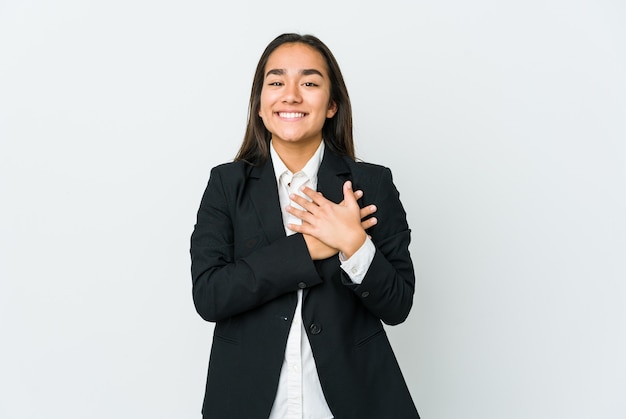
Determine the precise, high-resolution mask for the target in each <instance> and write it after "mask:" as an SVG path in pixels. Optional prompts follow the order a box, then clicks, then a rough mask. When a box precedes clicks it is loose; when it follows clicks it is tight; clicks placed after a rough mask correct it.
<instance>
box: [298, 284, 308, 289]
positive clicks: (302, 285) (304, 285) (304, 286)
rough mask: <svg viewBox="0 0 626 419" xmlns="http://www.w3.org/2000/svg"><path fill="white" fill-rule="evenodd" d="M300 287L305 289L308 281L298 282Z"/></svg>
mask: <svg viewBox="0 0 626 419" xmlns="http://www.w3.org/2000/svg"><path fill="white" fill-rule="evenodd" d="M298 288H300V289H305V288H306V283H305V282H298Z"/></svg>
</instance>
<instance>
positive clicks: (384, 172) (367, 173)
mask: <svg viewBox="0 0 626 419" xmlns="http://www.w3.org/2000/svg"><path fill="white" fill-rule="evenodd" d="M347 160H348V162H347V163H348V166H349V167H350V172H351V173H352V176H353V177H354V178H355V181H356V180H357V179H358V180H361V181H364V182H366V183H376V184H378V183H380V182H381V181H382V182H388V181H392V175H391V169H390V168H389V167H387V166H384V165H382V164H377V163H371V162H365V161H362V160H352V159H347Z"/></svg>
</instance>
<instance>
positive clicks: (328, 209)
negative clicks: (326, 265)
mask: <svg viewBox="0 0 626 419" xmlns="http://www.w3.org/2000/svg"><path fill="white" fill-rule="evenodd" d="M302 192H303V193H304V194H305V195H306V196H307V197H309V198H310V199H311V201H309V200H307V199H306V198H304V197H302V196H299V195H296V194H292V195H291V196H290V198H291V200H292V201H293V202H295V203H296V204H298V205H300V206H301V207H302V208H304V210H300V209H297V208H294V207H292V206H288V207H287V212H289V213H290V214H292V215H294V216H296V217H298V218H300V219H301V220H302V224H301V225H296V224H289V225H288V228H289V229H291V230H293V231H295V232H298V233H302V234H305V235H310V236H312V237H314V238H316V239H317V240H319V241H321V242H322V243H323V244H325V245H326V246H328V247H330V248H332V249H336V250H338V251H341V252H342V253H343V254H344V255H345V256H346V257H348V258H349V257H350V256H352V255H353V254H354V252H356V251H357V250H358V249H359V248H360V247H361V246H362V245H363V242H364V241H365V237H366V236H367V234H366V233H365V229H366V228H368V227H371V226H372V225H374V224H376V221H370V220H367V221H363V222H362V221H361V219H362V214H364V215H365V216H367V215H369V214H372V213H373V212H374V211H375V210H376V207H374V206H368V207H366V208H364V210H362V209H361V208H359V205H358V203H357V202H356V199H357V198H356V197H355V195H356V196H359V195H361V194H362V192H360V193H359V194H357V193H354V192H353V191H352V182H350V181H347V182H345V183H344V185H343V196H344V199H343V201H342V202H341V203H339V204H335V203H334V202H332V201H329V200H328V199H326V198H324V196H323V195H322V194H321V193H320V192H316V191H314V190H313V189H311V188H307V187H305V188H304V189H303V190H302ZM363 224H365V226H364V225H363ZM305 240H306V237H305ZM311 243H312V244H314V245H315V247H319V246H317V245H318V243H313V241H312V240H311ZM308 245H309V241H307V246H308ZM312 257H314V256H313V255H312Z"/></svg>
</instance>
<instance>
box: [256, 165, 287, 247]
mask: <svg viewBox="0 0 626 419" xmlns="http://www.w3.org/2000/svg"><path fill="white" fill-rule="evenodd" d="M249 187H250V196H251V198H252V202H253V205H254V208H255V209H256V212H257V216H258V217H259V220H261V225H262V226H263V231H264V232H265V234H266V236H267V240H268V242H269V243H272V242H274V241H276V240H278V239H280V238H282V237H285V227H284V226H283V216H282V212H281V210H280V201H279V199H278V186H277V185H276V176H275V174H274V166H273V165H272V160H271V158H268V160H267V161H266V162H265V164H263V165H262V166H253V167H252V169H251V171H250V182H249Z"/></svg>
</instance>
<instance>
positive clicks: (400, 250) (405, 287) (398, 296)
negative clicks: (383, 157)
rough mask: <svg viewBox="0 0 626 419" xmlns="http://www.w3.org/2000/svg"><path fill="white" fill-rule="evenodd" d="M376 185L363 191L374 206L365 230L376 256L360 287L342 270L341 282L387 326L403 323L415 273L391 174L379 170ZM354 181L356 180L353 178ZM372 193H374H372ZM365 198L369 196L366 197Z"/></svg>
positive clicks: (408, 240)
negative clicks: (373, 221) (371, 224)
mask: <svg viewBox="0 0 626 419" xmlns="http://www.w3.org/2000/svg"><path fill="white" fill-rule="evenodd" d="M381 170H382V173H380V174H378V175H379V176H372V178H374V179H378V180H379V182H378V184H377V185H370V187H369V188H370V191H368V189H367V188H366V187H365V186H363V187H361V186H359V185H356V186H355V189H358V188H363V191H364V192H365V194H366V196H365V198H366V199H367V201H368V202H371V203H373V204H376V207H377V211H376V213H375V214H374V215H375V216H376V218H377V219H378V220H379V221H378V223H377V224H376V225H375V226H374V227H372V228H371V229H369V230H368V233H369V235H370V236H371V237H372V242H373V243H374V245H375V247H376V253H375V254H374V258H373V260H372V263H371V264H370V267H369V269H368V271H367V273H366V275H365V277H364V278H363V281H362V282H361V284H354V283H352V281H350V278H349V277H348V275H347V274H346V273H345V272H343V271H342V282H343V283H344V285H346V286H347V287H349V288H351V289H352V290H353V291H354V292H355V294H356V295H357V297H358V298H360V300H361V302H362V303H363V304H364V305H365V307H367V309H368V310H369V311H370V312H371V313H373V314H374V315H375V316H376V317H378V318H379V319H381V320H382V321H383V322H385V323H386V324H389V325H395V324H399V323H402V322H403V321H404V320H406V318H407V316H408V315H409V312H410V311H411V307H412V305H413V294H414V291H415V272H414V269H413V262H412V260H411V255H410V252H409V244H410V241H411V230H410V229H409V226H408V223H407V221H406V212H405V210H404V207H403V206H402V203H401V202H400V194H399V192H398V190H397V189H396V187H395V185H394V183H393V179H392V174H391V171H390V170H389V169H388V168H385V167H383V168H382V169H381ZM355 180H356V179H355ZM372 190H374V191H375V192H374V193H373V194H372ZM367 195H369V197H368V196H367Z"/></svg>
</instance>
